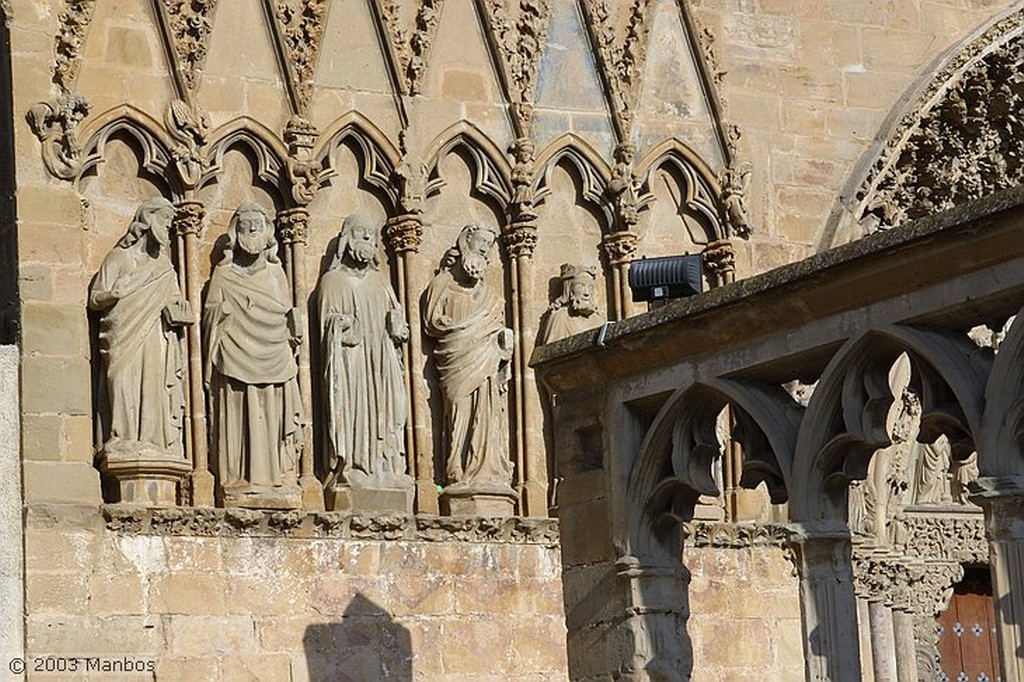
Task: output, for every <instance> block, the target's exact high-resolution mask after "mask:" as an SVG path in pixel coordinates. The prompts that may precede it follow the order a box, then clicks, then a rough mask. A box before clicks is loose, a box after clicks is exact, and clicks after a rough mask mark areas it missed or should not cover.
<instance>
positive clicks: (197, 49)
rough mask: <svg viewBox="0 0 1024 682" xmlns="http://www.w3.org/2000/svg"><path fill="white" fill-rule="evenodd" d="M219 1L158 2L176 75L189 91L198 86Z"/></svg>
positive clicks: (164, 0) (170, 0) (161, 0)
mask: <svg viewBox="0 0 1024 682" xmlns="http://www.w3.org/2000/svg"><path fill="white" fill-rule="evenodd" d="M217 2H218V0H160V4H161V6H162V8H163V11H164V16H165V18H166V22H167V29H168V33H169V37H170V40H171V44H172V45H173V47H174V55H175V57H176V58H177V67H178V72H179V73H180V74H181V77H182V79H183V80H184V81H185V86H186V87H187V88H188V89H189V90H193V91H194V90H195V89H196V88H197V87H198V86H199V80H200V78H201V77H202V73H203V65H204V64H205V63H206V55H207V52H208V50H209V45H210V32H211V30H212V29H213V15H214V13H215V12H216V11H217Z"/></svg>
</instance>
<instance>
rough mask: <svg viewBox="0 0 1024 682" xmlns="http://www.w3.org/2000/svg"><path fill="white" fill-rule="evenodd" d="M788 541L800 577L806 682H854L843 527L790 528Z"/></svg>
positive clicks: (853, 602)
mask: <svg viewBox="0 0 1024 682" xmlns="http://www.w3.org/2000/svg"><path fill="white" fill-rule="evenodd" d="M789 542H790V545H791V547H792V548H793V550H794V552H795V554H796V558H797V567H798V570H799V573H800V616H801V619H802V620H803V633H804V661H805V663H804V673H805V676H806V679H808V680H821V681H822V682H824V681H825V680H828V681H829V682H860V680H861V674H860V654H859V650H858V646H857V644H858V642H857V599H856V597H855V596H854V591H853V569H852V563H851V557H850V554H851V544H850V532H849V530H848V529H847V528H846V524H844V523H841V522H817V523H803V524H793V525H792V526H791V536H790V540H789Z"/></svg>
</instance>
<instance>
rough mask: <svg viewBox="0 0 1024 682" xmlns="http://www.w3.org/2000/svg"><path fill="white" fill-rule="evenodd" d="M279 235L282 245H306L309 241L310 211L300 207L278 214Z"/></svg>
mask: <svg viewBox="0 0 1024 682" xmlns="http://www.w3.org/2000/svg"><path fill="white" fill-rule="evenodd" d="M277 234H278V236H279V237H280V239H281V243H282V244H286V245H291V244H303V245H304V244H306V243H307V241H308V239H309V211H308V210H307V209H306V208H305V207H303V206H300V207H298V208H292V209H289V210H287V211H281V212H280V213H278V214H277Z"/></svg>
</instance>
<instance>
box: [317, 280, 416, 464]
mask: <svg viewBox="0 0 1024 682" xmlns="http://www.w3.org/2000/svg"><path fill="white" fill-rule="evenodd" d="M319 304H320V307H319V315H320V329H321V340H322V348H323V365H324V373H323V378H324V385H323V390H324V396H325V405H326V412H327V415H326V416H327V425H326V426H327V428H326V432H325V433H324V440H325V441H326V442H325V445H326V453H327V469H328V471H330V472H332V478H333V479H334V482H337V483H347V482H351V475H352V473H353V472H361V473H363V474H366V475H367V476H368V477H371V478H377V479H378V482H379V483H381V484H386V483H389V482H391V483H393V482H394V481H395V477H396V476H404V475H405V473H406V462H405V423H406V415H407V414H408V408H407V404H406V402H407V399H406V391H405V379H404V376H403V374H402V360H401V357H400V355H399V351H398V349H397V348H396V347H395V344H394V342H393V341H392V339H391V336H390V334H389V333H388V328H387V319H388V316H389V315H390V316H391V317H392V319H393V320H395V321H396V322H397V321H399V320H401V319H402V317H401V308H400V306H399V304H398V299H397V298H395V294H394V292H393V291H392V290H391V286H390V285H389V284H388V281H387V278H386V277H385V276H384V275H383V274H382V273H381V272H379V271H377V270H367V271H366V272H365V274H364V275H363V276H362V277H359V276H357V275H355V274H353V273H351V272H349V271H348V270H346V269H345V268H344V267H336V268H334V269H332V270H328V271H327V272H326V273H325V274H324V276H323V278H322V279H321V281H320V291H319ZM340 315H348V316H351V317H352V318H353V319H354V320H355V322H354V326H353V327H352V328H349V329H347V330H343V329H342V324H341V319H340V318H339V316H340Z"/></svg>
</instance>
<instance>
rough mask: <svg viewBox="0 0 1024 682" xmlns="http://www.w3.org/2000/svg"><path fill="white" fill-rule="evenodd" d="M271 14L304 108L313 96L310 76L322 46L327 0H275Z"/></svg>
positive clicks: (297, 96) (299, 100)
mask: <svg viewBox="0 0 1024 682" xmlns="http://www.w3.org/2000/svg"><path fill="white" fill-rule="evenodd" d="M274 15H275V17H276V18H277V22H278V25H279V28H280V31H281V40H282V42H283V47H284V52H285V57H286V60H287V62H288V65H289V68H290V69H291V71H292V74H291V77H292V82H293V83H294V84H295V96H296V99H297V100H298V102H297V103H298V108H299V110H300V111H305V110H306V108H307V107H308V106H309V100H310V97H312V95H313V75H314V73H315V71H316V65H317V59H318V58H319V56H320V47H321V46H322V45H323V37H324V27H325V26H326V16H327V0H278V1H277V3H276V4H275V7H274Z"/></svg>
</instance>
